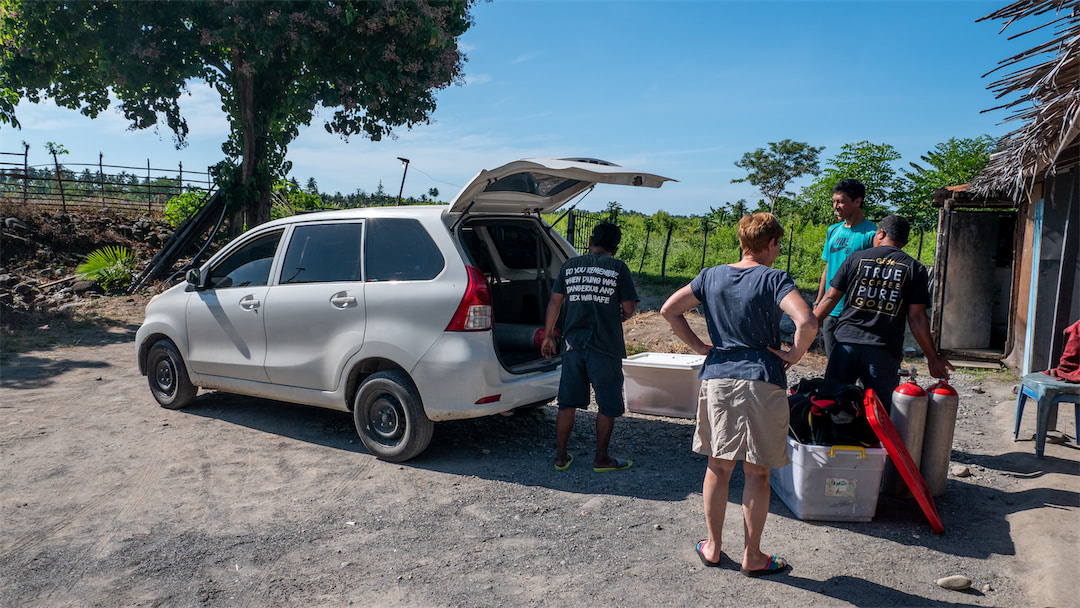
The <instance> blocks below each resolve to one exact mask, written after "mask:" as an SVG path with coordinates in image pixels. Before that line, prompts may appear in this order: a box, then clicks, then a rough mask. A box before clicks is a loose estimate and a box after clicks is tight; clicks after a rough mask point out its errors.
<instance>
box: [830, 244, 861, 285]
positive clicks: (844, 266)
mask: <svg viewBox="0 0 1080 608" xmlns="http://www.w3.org/2000/svg"><path fill="white" fill-rule="evenodd" d="M855 257H857V255H856V254H855V253H852V254H851V255H849V256H848V257H847V259H845V260H844V261H843V262H842V263H841V264H840V267H839V268H837V269H836V274H834V275H833V278H832V281H831V282H830V283H829V287H835V288H837V289H839V290H840V291H842V292H844V293H847V288H848V275H849V274H851V265H852V264H854V262H852V261H851V260H852V259H853V258H855Z"/></svg>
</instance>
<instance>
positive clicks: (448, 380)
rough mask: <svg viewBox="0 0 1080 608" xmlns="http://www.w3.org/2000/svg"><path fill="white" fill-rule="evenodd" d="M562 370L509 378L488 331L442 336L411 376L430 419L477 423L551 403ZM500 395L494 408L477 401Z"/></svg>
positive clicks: (556, 390) (452, 333)
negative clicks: (478, 419) (533, 404)
mask: <svg viewBox="0 0 1080 608" xmlns="http://www.w3.org/2000/svg"><path fill="white" fill-rule="evenodd" d="M559 377H560V370H559V369H554V370H550V371H541V372H530V373H525V374H511V373H510V372H508V371H506V370H505V369H503V367H502V366H501V365H500V364H499V361H498V358H497V357H496V355H495V349H494V346H493V342H492V335H491V332H490V331H483V332H444V333H443V334H442V335H441V336H440V337H439V339H438V340H436V342H435V344H433V345H432V347H431V349H429V350H428V352H427V353H425V354H424V356H423V357H422V358H421V359H420V361H419V363H417V365H416V367H415V368H414V369H413V371H412V379H413V382H414V383H415V384H416V388H417V390H419V391H420V398H421V400H423V402H424V411H425V412H426V413H427V417H428V418H430V419H431V420H434V421H439V420H460V419H463V418H478V417H480V416H488V415H490V414H497V413H499V412H505V411H507V410H511V409H514V408H515V407H518V406H520V405H527V404H530V403H536V402H538V401H544V400H547V399H552V398H554V397H555V396H556V395H558V393H559ZM495 395H498V396H499V399H498V400H496V401H493V402H491V403H483V404H478V403H476V402H477V401H478V400H481V399H484V398H490V397H492V396H495Z"/></svg>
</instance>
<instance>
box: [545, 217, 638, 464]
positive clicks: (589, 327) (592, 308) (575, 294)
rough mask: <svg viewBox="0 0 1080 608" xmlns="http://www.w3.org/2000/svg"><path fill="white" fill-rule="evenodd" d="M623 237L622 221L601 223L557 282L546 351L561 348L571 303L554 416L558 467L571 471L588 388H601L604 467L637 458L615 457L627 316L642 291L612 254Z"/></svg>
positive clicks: (599, 443) (599, 450) (598, 458)
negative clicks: (558, 329) (573, 435)
mask: <svg viewBox="0 0 1080 608" xmlns="http://www.w3.org/2000/svg"><path fill="white" fill-rule="evenodd" d="M621 240H622V232H621V231H620V230H619V227H618V226H616V225H615V224H609V223H607V222H603V223H600V224H597V226H596V228H594V229H593V232H592V236H591V237H589V253H586V254H585V255H582V256H578V257H576V258H572V259H570V260H567V261H566V263H565V264H563V266H562V268H561V269H560V270H559V276H558V277H557V278H556V279H555V283H554V285H552V288H551V292H552V293H551V300H550V302H549V303H548V307H547V316H546V318H545V324H544V342H543V344H542V345H541V352H542V353H543V354H544V356H545V357H547V358H548V359H550V358H551V357H552V356H553V355H554V354H555V350H556V349H555V339H554V331H555V323H556V321H558V319H559V312H560V311H561V310H562V307H563V303H564V302H565V303H566V316H565V318H564V320H563V327H562V335H563V344H564V346H565V348H564V349H563V351H564V352H563V355H562V377H561V378H560V380H559V416H558V418H557V420H556V422H555V434H556V440H557V441H556V450H555V468H556V469H557V470H559V471H565V470H566V469H567V468H569V467H570V463H571V462H573V460H574V457H573V456H571V455H570V454H567V452H566V444H567V443H568V442H569V440H570V432H571V431H572V430H573V428H574V415H575V412H576V410H577V409H578V408H581V409H585V408H587V407H589V386H590V385H592V389H593V392H594V393H595V394H596V405H597V408H598V409H599V410H600V411H599V413H598V414H597V415H596V455H595V456H594V457H593V470H594V471H596V472H598V473H606V472H609V471H623V470H626V469H629V468H630V466H631V465H633V462H632V461H630V460H622V459H619V458H612V457H611V456H609V455H608V444H609V443H610V442H611V431H612V428H614V426H615V418H618V417H619V416H622V414H623V411H624V410H625V407H624V404H623V395H622V388H623V371H622V360H623V358H625V357H626V343H625V342H624V341H623V333H622V322H623V321H625V320H626V319H629V318H630V317H631V316H633V314H634V313H635V312H636V311H637V302H638V296H637V290H636V289H635V288H634V281H633V278H632V277H631V276H630V269H629V268H627V267H626V264H625V263H623V261H622V260H617V259H615V258H613V257H611V256H612V255H614V253H615V251H616V250H617V249H618V248H619V241H621Z"/></svg>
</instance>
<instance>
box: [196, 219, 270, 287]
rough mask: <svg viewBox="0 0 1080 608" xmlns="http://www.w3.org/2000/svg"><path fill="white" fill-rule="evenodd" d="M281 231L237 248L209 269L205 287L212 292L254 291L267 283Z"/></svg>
mask: <svg viewBox="0 0 1080 608" xmlns="http://www.w3.org/2000/svg"><path fill="white" fill-rule="evenodd" d="M280 240H281V231H280V230H278V231H275V232H271V233H269V234H265V235H263V236H260V237H258V238H256V239H255V240H253V241H251V242H250V243H247V244H246V245H244V246H242V247H240V248H239V249H237V250H236V251H234V252H233V253H232V254H230V255H229V257H227V258H225V259H224V260H222V261H221V263H219V264H217V265H216V266H214V267H213V268H212V269H210V276H209V278H207V286H209V287H210V288H211V289H224V288H226V287H257V286H259V285H266V284H267V283H268V282H269V280H270V266H271V265H272V264H273V263H274V253H275V252H277V246H278V241H280Z"/></svg>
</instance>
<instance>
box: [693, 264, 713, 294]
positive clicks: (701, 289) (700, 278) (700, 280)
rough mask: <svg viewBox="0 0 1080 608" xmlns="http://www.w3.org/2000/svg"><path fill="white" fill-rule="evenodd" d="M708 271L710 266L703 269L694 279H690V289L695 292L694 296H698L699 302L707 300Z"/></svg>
mask: <svg viewBox="0 0 1080 608" xmlns="http://www.w3.org/2000/svg"><path fill="white" fill-rule="evenodd" d="M708 271H709V269H708V268H706V269H705V270H702V271H701V272H699V273H698V275H697V276H696V277H694V280H693V281H690V291H691V292H693V294H694V297H695V298H697V300H698V302H704V301H705V273H706V272H708Z"/></svg>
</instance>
